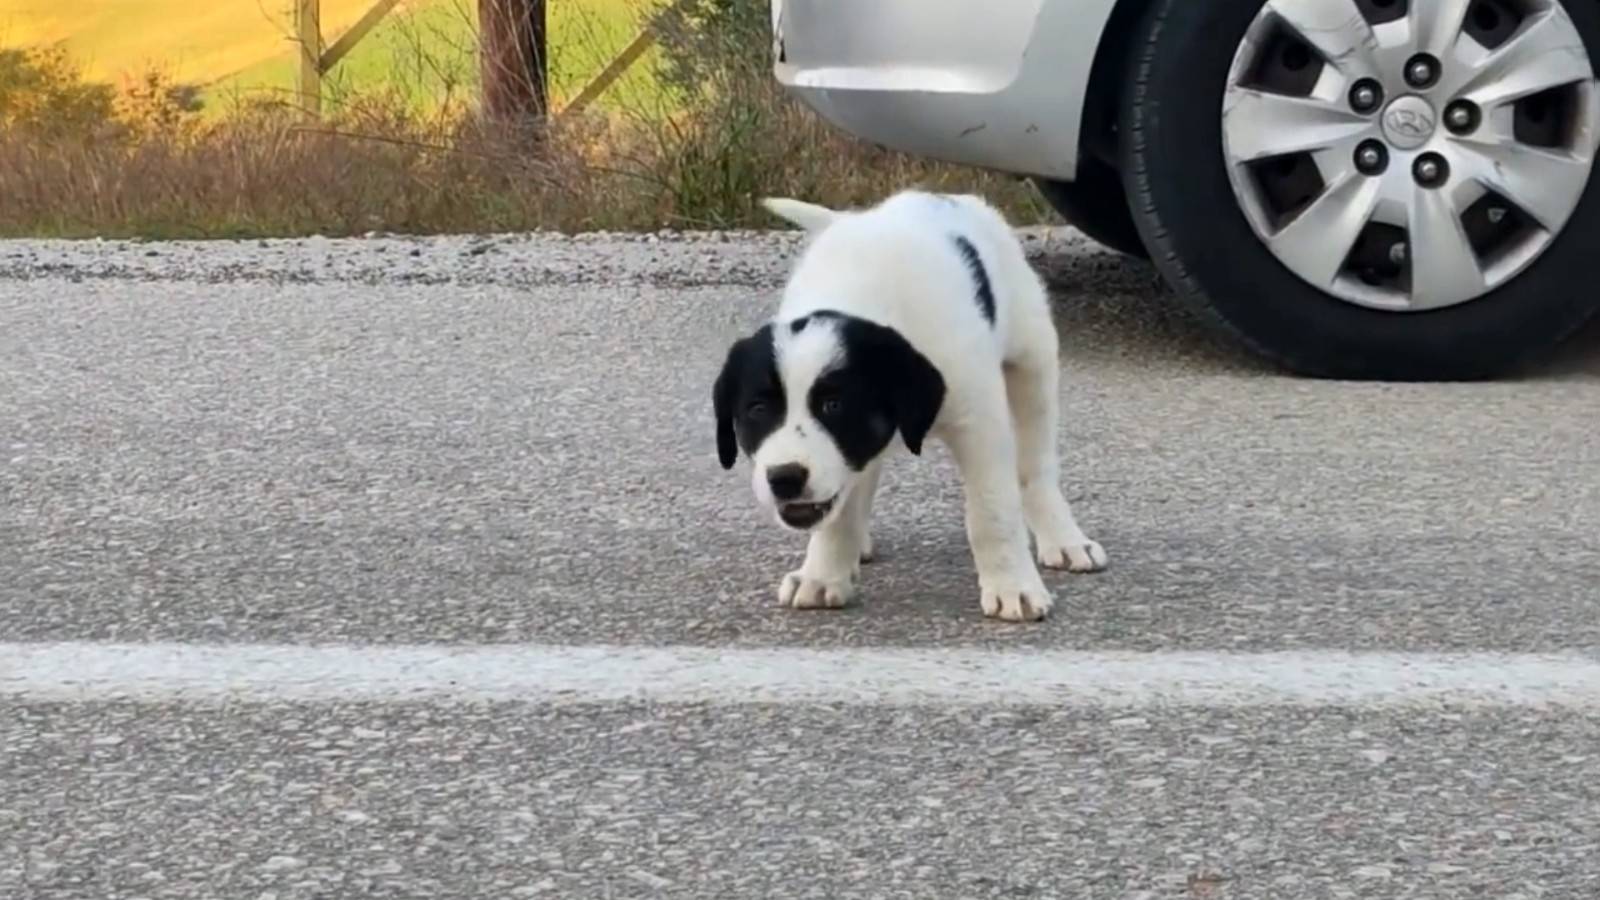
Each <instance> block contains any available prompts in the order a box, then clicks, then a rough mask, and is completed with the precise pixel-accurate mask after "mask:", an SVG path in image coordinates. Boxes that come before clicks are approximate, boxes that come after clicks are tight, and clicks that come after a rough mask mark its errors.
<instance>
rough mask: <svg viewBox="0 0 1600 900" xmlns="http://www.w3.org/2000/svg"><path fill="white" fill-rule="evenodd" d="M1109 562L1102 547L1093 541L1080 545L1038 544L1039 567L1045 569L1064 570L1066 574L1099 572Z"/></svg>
mask: <svg viewBox="0 0 1600 900" xmlns="http://www.w3.org/2000/svg"><path fill="white" fill-rule="evenodd" d="M1108 562H1110V559H1109V557H1107V556H1106V551H1105V548H1104V547H1101V546H1100V545H1099V544H1097V543H1095V542H1094V541H1085V542H1083V543H1082V544H1046V543H1044V542H1043V541H1041V542H1039V565H1041V566H1044V567H1045V568H1046V569H1066V570H1067V571H1068V572H1080V573H1081V572H1099V571H1101V570H1102V569H1104V568H1105V567H1106V564H1107V563H1108Z"/></svg>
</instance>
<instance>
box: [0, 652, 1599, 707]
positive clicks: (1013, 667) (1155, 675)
mask: <svg viewBox="0 0 1600 900" xmlns="http://www.w3.org/2000/svg"><path fill="white" fill-rule="evenodd" d="M0 698H13V699H23V700H36V701H37V700H67V701H105V700H115V699H128V700H139V701H188V702H212V701H219V700H227V699H241V700H256V701H292V702H306V703H323V702H348V701H406V700H427V701H432V702H474V701H486V700H513V701H530V702H540V703H580V702H606V701H626V700H647V701H655V702H686V703H695V702H705V703H847V704H871V705H915V704H932V705H1015V704H1027V705H1043V706H1080V707H1101V708H1151V707H1161V706H1178V705H1182V706H1207V707H1259V706H1362V707H1395V706H1437V705H1450V706H1467V707H1509V706H1559V707H1578V708H1600V658H1596V657H1588V656H1582V655H1576V654H1573V655H1560V654H1554V655H1536V654H1496V653H1466V654H1430V653H1343V652H1333V651H1329V652H1283V653H1226V652H1215V653H1208V652H1194V653H1115V652H1083V653H1076V652H1070V651H1046V652H1036V653H1030V652H1017V651H986V650H961V649H951V650H944V649H937V648H928V649H861V650H852V649H837V650H804V649H794V648H781V647H780V648H770V649H760V648H744V649H716V648H710V647H623V646H556V645H532V644H529V645H477V646H450V645H435V646H393V645H378V646H350V645H312V646H300V645H252V644H222V645H192V644H103V643H91V642H68V643H36V644H29V643H13V644H0Z"/></svg>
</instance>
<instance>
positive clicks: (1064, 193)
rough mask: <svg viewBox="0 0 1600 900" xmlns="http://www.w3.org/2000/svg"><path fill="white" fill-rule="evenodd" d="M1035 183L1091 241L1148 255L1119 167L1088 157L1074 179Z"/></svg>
mask: <svg viewBox="0 0 1600 900" xmlns="http://www.w3.org/2000/svg"><path fill="white" fill-rule="evenodd" d="M1034 185H1035V186H1036V187H1037V188H1038V189H1039V193H1040V195H1041V196H1043V197H1044V199H1045V202H1047V203H1049V204H1050V206H1051V207H1052V208H1053V209H1055V211H1056V212H1057V213H1058V214H1060V216H1061V218H1063V219H1065V220H1066V222H1067V224H1068V225H1071V226H1073V227H1074V228H1076V229H1078V230H1079V231H1081V232H1083V233H1084V234H1085V235H1088V237H1089V238H1090V239H1091V240H1093V241H1095V242H1096V243H1098V244H1101V245H1103V246H1105V247H1108V248H1110V249H1112V250H1115V251H1117V252H1118V253H1124V254H1127V255H1128V256H1133V257H1137V258H1140V259H1145V258H1148V257H1149V253H1148V252H1147V251H1146V250H1145V247H1144V240H1143V239H1142V238H1140V237H1139V227H1138V226H1137V225H1135V224H1134V221H1133V213H1132V211H1131V210H1129V209H1128V194H1127V192H1126V191H1125V190H1124V189H1123V186H1122V176H1120V175H1118V174H1117V170H1116V169H1113V168H1112V167H1110V166H1108V165H1106V164H1105V163H1103V162H1101V161H1099V160H1097V159H1094V158H1093V157H1087V156H1086V157H1083V158H1082V159H1080V161H1079V163H1078V171H1077V174H1076V177H1075V178H1074V179H1073V180H1072V181H1058V180H1054V179H1047V178H1037V179H1034Z"/></svg>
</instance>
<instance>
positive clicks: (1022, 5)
mask: <svg viewBox="0 0 1600 900" xmlns="http://www.w3.org/2000/svg"><path fill="white" fill-rule="evenodd" d="M1115 4H1116V0H1003V2H995V3H990V4H985V5H981V6H978V5H974V4H971V3H968V2H965V0H773V3H772V6H773V48H774V54H775V56H774V58H775V63H774V72H775V74H776V77H777V78H778V80H779V82H780V83H782V84H783V85H784V86H785V88H787V89H788V90H789V91H791V92H792V93H794V94H795V95H796V96H798V97H799V98H800V99H801V100H802V101H803V102H805V103H806V104H807V105H808V106H810V107H811V108H813V109H815V110H816V111H817V112H818V113H819V114H820V115H821V116H823V117H824V118H825V119H827V120H828V121H830V122H832V123H833V124H835V125H837V126H838V127H840V128H842V129H844V130H845V131H848V132H850V133H851V134H854V135H856V136H858V137H861V138H863V139H865V140H868V141H872V142H874V143H878V144H882V145H884V146H887V147H891V148H894V149H897V150H902V151H905V152H907V153H911V154H914V155H918V156H926V157H930V158H934V159H942V160H947V161H950V162H957V163H964V164H968V165H975V166H982V167H985V168H991V169H997V170H1000V171H1007V172H1013V173H1016V174H1021V175H1039V176H1044V177H1050V178H1062V179H1070V178H1071V177H1072V174H1073V172H1074V170H1075V168H1076V165H1077V157H1078V132H1079V123H1080V121H1081V119H1082V113H1083V105H1084V92H1085V90H1086V88H1087V86H1088V80H1089V72H1090V69H1091V68H1092V66H1093V64H1094V53H1095V50H1096V49H1097V47H1098V46H1099V43H1100V35H1101V33H1102V31H1103V30H1104V27H1105V23H1106V20H1107V19H1109V17H1110V14H1111V10H1112V8H1113V7H1114V6H1115Z"/></svg>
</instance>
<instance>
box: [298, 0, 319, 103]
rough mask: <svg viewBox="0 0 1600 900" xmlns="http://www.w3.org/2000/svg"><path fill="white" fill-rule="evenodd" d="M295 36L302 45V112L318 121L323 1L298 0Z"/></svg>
mask: <svg viewBox="0 0 1600 900" xmlns="http://www.w3.org/2000/svg"><path fill="white" fill-rule="evenodd" d="M294 34H295V40H296V41H297V42H298V43H299V44H300V76H299V78H298V80H297V82H296V85H297V87H298V88H299V93H300V111H301V112H303V113H305V115H306V117H307V118H312V119H314V118H316V117H317V116H319V115H321V114H322V10H321V0H295V4H294Z"/></svg>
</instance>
